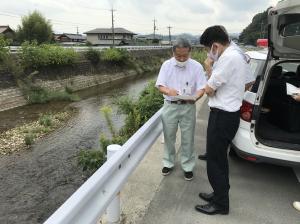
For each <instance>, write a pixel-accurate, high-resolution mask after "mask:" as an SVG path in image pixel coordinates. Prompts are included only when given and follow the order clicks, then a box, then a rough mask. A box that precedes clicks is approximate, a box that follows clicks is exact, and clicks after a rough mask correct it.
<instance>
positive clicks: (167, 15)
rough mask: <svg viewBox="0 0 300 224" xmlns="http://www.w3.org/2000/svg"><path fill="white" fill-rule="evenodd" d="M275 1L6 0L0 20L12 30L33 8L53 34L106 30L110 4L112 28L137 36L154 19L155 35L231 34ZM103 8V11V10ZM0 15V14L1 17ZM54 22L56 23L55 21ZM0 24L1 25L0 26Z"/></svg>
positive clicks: (109, 24)
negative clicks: (219, 30)
mask: <svg viewBox="0 0 300 224" xmlns="http://www.w3.org/2000/svg"><path fill="white" fill-rule="evenodd" d="M276 2H277V0H211V1H204V0H188V1H182V0H122V1H121V0H102V1H101V0H64V1H61V0H42V1H41V0H22V1H20V0H8V1H3V3H1V9H0V21H1V23H2V24H9V25H11V26H12V27H13V28H16V26H17V25H18V24H20V18H16V17H13V16H6V15H5V12H10V13H11V14H14V15H17V16H20V15H26V14H28V12H29V11H31V12H32V11H33V10H35V9H37V10H38V11H40V12H41V13H42V14H43V15H44V16H45V17H46V18H47V19H51V21H53V28H54V30H55V31H57V32H74V31H75V30H76V26H79V30H80V31H81V32H83V31H87V30H90V29H93V28H96V27H110V26H111V14H110V12H109V11H108V10H107V9H110V8H111V7H112V5H113V6H114V8H115V9H116V10H117V11H116V12H115V23H116V26H123V27H124V28H131V29H132V31H134V32H137V33H149V32H151V30H153V18H154V17H155V18H156V19H157V26H158V28H159V29H160V31H159V32H161V33H164V34H167V33H168V29H167V28H166V27H167V26H168V25H171V26H172V27H174V28H173V29H172V30H173V31H174V32H187V33H196V34H197V33H199V32H201V31H202V30H203V29H205V28H206V27H208V26H211V25H214V24H223V25H225V26H226V28H227V29H228V30H229V31H231V30H233V31H234V32H236V31H241V30H243V29H244V28H245V27H246V26H247V25H248V24H249V23H250V22H251V20H252V18H253V16H254V15H255V14H257V13H259V12H262V11H264V10H266V9H267V8H268V7H269V6H270V5H274V4H275V3H276ZM103 9H106V10H103ZM1 13H2V15H1ZM55 21H56V22H55ZM0 25H1V24H0Z"/></svg>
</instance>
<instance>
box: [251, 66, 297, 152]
mask: <svg viewBox="0 0 300 224" xmlns="http://www.w3.org/2000/svg"><path fill="white" fill-rule="evenodd" d="M287 83H289V84H291V85H293V86H295V87H297V88H300V62H298V61H297V62H296V61H293V62H292V61H290V62H283V63H280V64H277V65H275V66H273V67H272V68H271V70H270V73H269V78H267V83H266V85H265V88H264V97H263V98H262V102H261V107H260V114H259V118H258V120H257V123H256V126H255V134H256V137H257V139H258V140H259V141H260V142H261V143H262V144H265V145H268V146H272V147H278V148H286V149H291V150H297V151H300V102H296V101H295V100H294V99H293V98H292V96H291V95H288V94H287V87H286V86H287Z"/></svg>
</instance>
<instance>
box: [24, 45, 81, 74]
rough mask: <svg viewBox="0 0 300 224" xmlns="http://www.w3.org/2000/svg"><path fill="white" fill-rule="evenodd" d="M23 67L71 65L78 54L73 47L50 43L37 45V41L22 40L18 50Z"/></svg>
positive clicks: (36, 67)
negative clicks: (68, 47) (20, 47)
mask: <svg viewBox="0 0 300 224" xmlns="http://www.w3.org/2000/svg"><path fill="white" fill-rule="evenodd" d="M20 56H21V62H22V65H23V66H24V68H25V69H38V68H41V67H46V66H62V65H72V64H74V63H75V61H76V59H77V57H78V55H77V53H76V52H75V51H74V50H73V49H67V48H62V47H60V46H56V45H51V44H42V45H37V42H35V41H34V42H32V43H29V42H27V41H26V42H24V43H23V44H22V50H21V51H20Z"/></svg>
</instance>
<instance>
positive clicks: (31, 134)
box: [24, 132, 35, 145]
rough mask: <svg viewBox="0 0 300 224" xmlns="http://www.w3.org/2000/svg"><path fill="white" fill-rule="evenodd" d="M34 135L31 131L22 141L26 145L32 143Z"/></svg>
mask: <svg viewBox="0 0 300 224" xmlns="http://www.w3.org/2000/svg"><path fill="white" fill-rule="evenodd" d="M34 139H35V135H34V134H33V133H31V132H30V133H28V134H26V135H25V137H24V141H25V144H26V145H32V144H33V143H34Z"/></svg>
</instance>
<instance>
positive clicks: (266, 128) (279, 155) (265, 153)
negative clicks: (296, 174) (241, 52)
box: [232, 0, 300, 166]
mask: <svg viewBox="0 0 300 224" xmlns="http://www.w3.org/2000/svg"><path fill="white" fill-rule="evenodd" d="M268 34H269V35H268V36H269V38H268V43H269V50H268V53H267V54H266V53H260V52H248V54H249V56H250V57H251V61H250V63H251V67H252V69H253V71H255V73H256V74H257V79H256V83H255V84H254V86H253V87H252V89H251V90H250V91H246V92H245V96H244V102H243V105H242V107H241V121H240V127H239V129H238V132H237V134H236V136H235V138H234V139H233V141H232V149H234V151H235V152H236V153H237V154H238V155H239V156H241V157H242V158H245V159H247V160H249V161H253V162H268V163H275V164H281V165H288V166H295V165H300V102H296V101H295V100H294V99H293V98H292V97H291V96H289V95H287V90H286V83H290V84H292V85H294V86H296V87H299V88H300V1H299V0H285V1H280V2H279V3H278V4H277V6H276V7H275V8H272V9H270V10H269V15H268ZM264 61H265V62H264Z"/></svg>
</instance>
